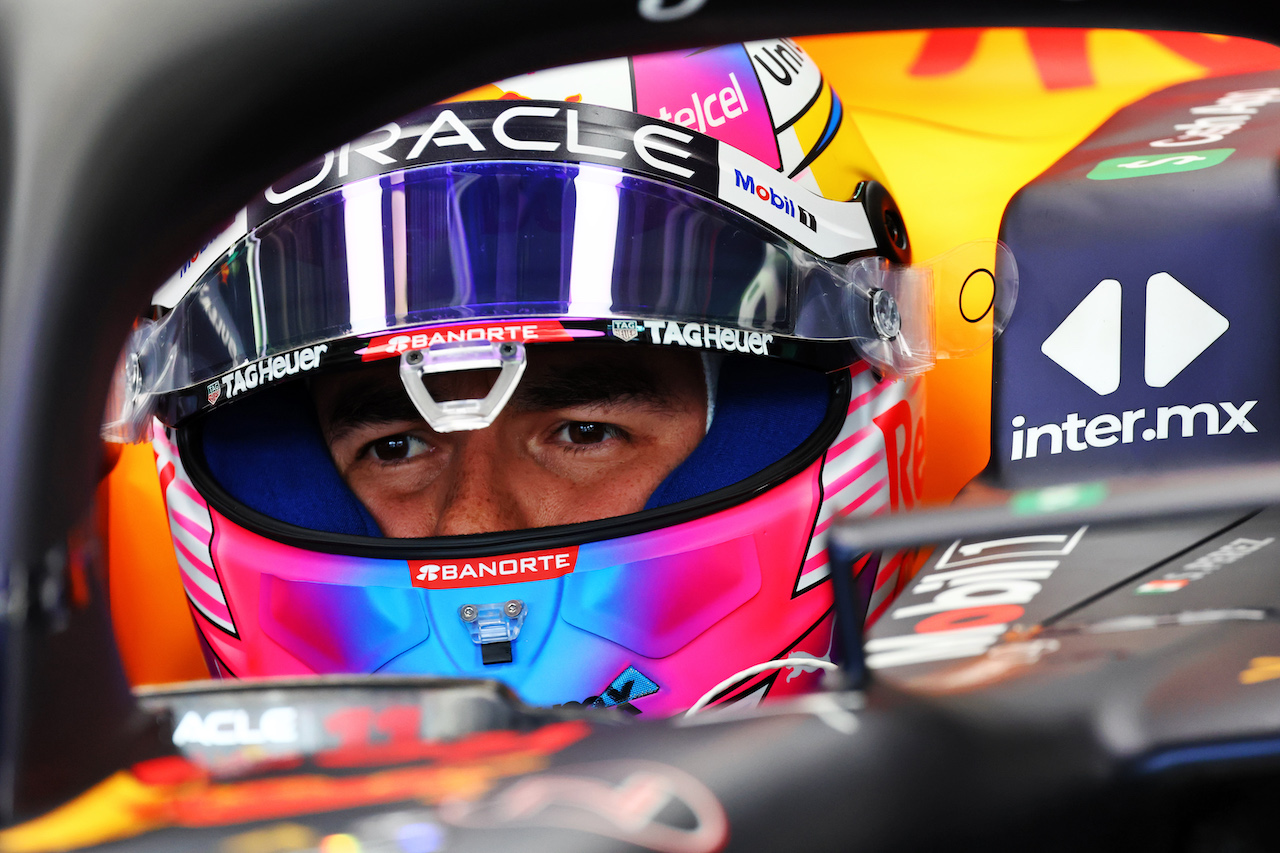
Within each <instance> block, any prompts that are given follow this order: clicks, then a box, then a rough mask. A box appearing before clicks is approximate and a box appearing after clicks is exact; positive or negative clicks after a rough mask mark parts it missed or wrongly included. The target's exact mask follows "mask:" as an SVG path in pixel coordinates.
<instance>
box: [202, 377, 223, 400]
mask: <svg viewBox="0 0 1280 853" xmlns="http://www.w3.org/2000/svg"><path fill="white" fill-rule="evenodd" d="M205 390H206V391H208V392H209V405H210V406H212V405H213V404H214V403H216V402H218V398H219V397H221V396H222V380H221V379H215V380H213V381H212V382H210V383H209V385H208V387H207V388H205Z"/></svg>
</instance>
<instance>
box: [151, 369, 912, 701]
mask: <svg viewBox="0 0 1280 853" xmlns="http://www.w3.org/2000/svg"><path fill="white" fill-rule="evenodd" d="M853 383H854V389H853V395H852V401H851V404H850V407H849V413H848V417H847V419H846V423H845V425H844V428H843V430H842V432H841V433H840V437H839V438H838V439H837V440H836V441H835V442H834V443H833V446H832V447H831V449H830V450H829V451H828V452H827V453H826V454H825V455H824V457H823V458H822V459H820V460H818V461H817V462H815V463H813V464H812V465H810V466H808V467H807V468H806V469H804V470H803V471H801V472H799V473H798V474H797V475H795V476H794V477H792V478H791V479H790V480H788V481H786V482H784V483H782V484H780V485H778V486H776V487H774V488H773V489H770V490H769V491H768V492H765V493H764V494H761V495H759V496H757V497H755V498H753V499H751V500H748V501H746V502H744V503H742V504H739V505H737V506H734V507H731V508H729V509H726V510H723V511H721V512H718V513H714V514H712V515H709V516H706V517H703V518H700V519H695V520H692V521H688V522H685V523H682V524H678V525H675V526H672V527H668V528H663V529H659V530H654V531H650V532H647V533H642V534H637V535H632V536H627V537H620V538H616V539H611V540H604V541H598V542H588V543H585V544H583V545H581V546H575V547H574V548H573V549H572V552H573V557H572V563H571V564H570V565H569V571H567V572H564V573H563V574H562V575H560V576H559V577H554V578H546V579H538V580H532V581H523V582H516V583H510V584H502V585H500V586H498V587H493V586H474V585H468V584H465V583H460V584H459V587H461V588H447V589H445V588H437V589H423V588H421V584H418V585H415V583H414V577H415V575H414V572H415V571H419V572H420V573H421V569H422V566H421V565H420V564H421V562H422V561H406V560H390V559H375V558H360V557H349V556H340V555H332V554H324V553H320V552H316V551H310V550H306V549H301V548H297V547H293V546H290V545H286V544H283V543H279V542H275V541H272V540H269V539H266V538H263V537H262V536H259V535H257V534H254V533H251V532H249V531H247V530H245V529H243V528H241V527H239V526H238V525H237V524H235V523H234V522H232V521H230V520H229V519H227V518H226V517H224V516H222V515H221V514H219V513H218V512H217V511H216V510H214V511H210V509H209V508H208V506H207V504H206V503H205V502H204V501H203V500H202V499H200V498H199V496H198V494H197V493H196V491H195V488H194V486H193V485H192V484H191V482H190V479H189V477H188V475H187V473H186V471H185V469H184V468H183V467H182V465H181V463H180V461H179V460H178V457H177V451H176V448H175V446H174V445H173V443H172V442H171V440H170V438H169V437H168V436H167V435H165V433H164V432H163V431H162V430H160V429H157V430H156V432H155V434H154V436H153V438H154V441H153V444H154V446H155V449H156V455H157V465H158V466H159V468H160V470H161V472H162V478H163V481H164V495H165V500H166V506H167V507H168V512H169V518H170V524H171V527H172V528H173V530H174V538H175V541H176V542H178V543H179V554H180V562H181V565H182V570H183V582H184V586H185V588H186V590H187V595H188V600H189V602H190V605H191V607H192V610H193V613H194V615H195V617H196V623H197V625H198V626H199V628H200V630H201V633H202V634H203V637H204V640H205V642H206V644H207V645H208V647H209V648H210V650H211V651H212V652H213V654H214V655H216V657H217V658H218V660H219V661H220V662H221V664H222V665H223V666H225V668H226V669H227V670H228V671H229V672H231V673H234V674H235V675H238V676H252V675H266V674H271V675H287V674H299V675H302V674H311V673H330V672H371V671H383V672H421V673H425V674H437V675H446V676H466V677H496V678H499V679H501V680H504V681H507V682H508V683H509V684H510V685H511V686H512V687H513V688H514V689H515V690H517V692H519V693H520V694H521V695H522V696H523V697H524V698H525V699H526V701H529V702H533V703H538V704H554V703H557V702H564V701H580V700H582V699H584V698H585V697H590V696H593V695H598V694H600V693H601V692H602V690H603V689H604V687H605V686H606V685H608V684H610V682H611V680H612V679H616V678H617V677H618V676H619V673H623V672H626V671H629V670H630V669H631V668H635V669H638V670H639V671H640V672H642V673H643V675H644V677H645V678H647V679H650V680H651V681H652V682H654V683H655V684H657V685H661V689H659V690H657V691H656V692H654V693H652V694H651V695H648V696H645V697H643V698H637V699H635V700H634V703H633V704H634V706H635V707H636V708H637V709H640V710H643V712H645V713H649V714H668V713H674V712H677V711H679V710H681V709H683V708H687V707H689V706H690V705H692V704H693V703H694V702H695V701H697V700H698V699H699V698H700V697H701V693H702V692H703V691H704V690H705V689H706V688H707V687H708V686H709V685H711V684H714V683H716V682H718V681H720V680H722V679H724V678H727V677H730V676H732V675H733V674H734V673H736V672H741V671H742V670H744V669H746V668H748V667H750V666H753V665H755V664H758V663H761V662H763V661H766V660H771V659H775V658H779V657H783V658H785V657H787V656H789V655H790V656H803V657H811V656H812V657H819V658H829V657H830V645H831V643H830V636H831V619H830V611H831V596H830V592H829V589H830V586H829V585H827V584H824V583H822V582H821V581H822V580H824V579H825V578H827V577H828V576H829V573H830V569H829V565H828V563H827V556H826V552H825V549H823V548H822V547H820V545H819V544H818V543H819V542H820V541H821V534H822V533H823V532H824V531H825V529H826V528H827V527H828V526H829V525H830V523H831V522H832V520H833V519H835V518H837V517H840V516H844V515H850V514H866V513H877V512H884V511H888V510H889V509H890V508H891V507H892V506H893V505H895V503H898V502H900V501H909V500H910V494H911V491H910V490H911V481H912V479H913V478H914V477H915V476H916V475H918V472H919V465H920V462H921V460H920V458H919V453H920V450H921V445H920V444H919V443H918V442H917V441H913V440H912V436H913V435H918V429H919V423H920V418H921V416H922V412H921V411H920V399H919V383H918V382H887V381H880V382H878V381H877V380H876V377H875V375H874V373H873V372H871V371H870V370H868V369H865V368H855V375H854V377H853ZM913 430H914V431H916V432H915V433H913ZM901 472H907V478H908V479H907V480H906V481H903V480H901V479H900V476H901ZM182 556H185V557H186V559H181V557H182ZM459 562H461V561H459ZM901 565H902V560H901V558H900V557H898V556H894V557H892V558H889V559H885V560H883V561H882V562H881V565H880V568H879V572H878V575H877V580H876V598H875V599H874V600H873V610H876V609H878V608H880V607H882V606H883V604H884V603H885V602H887V600H888V597H889V596H890V593H891V592H892V591H893V590H894V589H895V588H896V587H897V586H898V585H899V584H900V583H901V582H902V580H903V579H902V578H901ZM467 596H471V597H472V598H477V599H478V600H487V599H486V597H487V598H501V599H507V598H523V599H526V600H530V601H533V600H539V601H541V600H546V601H554V602H556V604H555V606H554V607H551V606H540V607H538V608H536V609H535V608H533V607H531V608H530V615H529V619H528V621H527V622H526V626H525V632H526V633H523V634H522V635H521V637H520V640H519V642H518V646H517V656H518V657H522V662H521V663H520V665H516V664H509V665H504V666H490V667H484V666H480V665H478V664H477V663H476V662H474V661H473V658H472V656H471V655H469V654H468V653H467V652H466V651H465V650H466V649H468V648H471V646H470V641H469V639H468V638H467V637H466V636H465V634H464V633H462V632H463V626H461V625H460V623H458V620H457V617H456V613H457V608H458V606H459V602H461V601H463V600H464V599H466V600H470V599H467V598H466V597H467ZM535 610H536V613H535ZM237 619H238V620H239V621H240V622H243V623H244V624H250V623H252V624H255V625H256V629H255V630H253V631H244V632H237V631H236V624H237ZM246 619H247V620H249V621H248V622H245V621H244V620H246ZM338 625H341V626H342V627H343V628H344V630H335V627H336V626H338ZM352 626H359V627H358V630H352ZM761 626H768V627H769V630H767V631H765V630H761ZM782 637H785V638H791V639H790V640H788V641H786V642H785V643H783V642H780V640H779V638H782ZM460 650H461V651H460ZM566 660H574V661H578V662H580V663H579V664H577V665H575V666H574V667H567V666H565V661H566ZM819 674H820V673H817V672H816V671H815V670H813V669H812V668H804V669H802V668H799V667H797V668H791V669H789V670H787V671H786V672H785V673H772V674H769V673H766V674H764V675H762V676H756V677H753V678H750V679H746V680H744V682H743V686H740V687H739V688H735V689H733V690H731V691H729V692H728V693H726V695H725V697H724V698H723V699H722V700H721V701H749V702H754V701H758V700H759V698H761V697H762V696H763V695H764V694H766V693H770V694H771V695H783V694H788V693H793V692H798V691H801V690H806V689H812V686H813V682H814V680H815V679H816V678H817V677H818V675H819Z"/></svg>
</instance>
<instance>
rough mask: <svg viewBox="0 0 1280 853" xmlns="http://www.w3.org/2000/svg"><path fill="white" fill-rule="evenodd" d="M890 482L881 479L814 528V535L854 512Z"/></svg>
mask: <svg viewBox="0 0 1280 853" xmlns="http://www.w3.org/2000/svg"><path fill="white" fill-rule="evenodd" d="M888 482H889V481H888V480H887V479H886V480H881V481H879V482H878V483H876V484H875V485H874V486H872V487H871V488H869V489H867V490H866V491H865V492H863V493H862V494H861V495H860V496H859V497H858V499H857V500H855V501H853V502H852V503H850V504H849V505H848V506H846V507H845V508H844V509H842V510H840V511H839V512H837V513H835V514H834V515H833V516H831V518H828V519H827V520H826V521H824V522H822V523H821V524H819V525H818V526H817V527H816V528H814V531H813V535H814V536H817V535H818V534H819V533H822V532H823V531H825V530H826V529H827V528H828V527H830V526H831V522H832V521H834V520H835V519H837V518H844V517H845V516H846V515H849V514H850V513H851V512H854V511H855V510H857V509H858V507H860V506H862V505H863V504H864V503H866V502H867V501H869V500H871V498H872V497H873V496H874V495H875V494H876V492H878V491H880V490H881V489H883V488H884V487H885V485H886V484H887V483H888Z"/></svg>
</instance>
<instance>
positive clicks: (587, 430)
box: [564, 422, 613, 444]
mask: <svg viewBox="0 0 1280 853" xmlns="http://www.w3.org/2000/svg"><path fill="white" fill-rule="evenodd" d="M611 435H613V429H612V428H611V427H610V426H609V425H608V424H597V423H589V422H586V423H584V422H575V423H571V424H566V425H565V428H564V437H565V440H566V441H568V442H569V443H570V444H599V443H600V442H602V441H604V440H605V439H606V438H609V437H610V436H611Z"/></svg>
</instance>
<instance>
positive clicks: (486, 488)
mask: <svg viewBox="0 0 1280 853" xmlns="http://www.w3.org/2000/svg"><path fill="white" fill-rule="evenodd" d="M455 435H456V438H455V444H454V447H453V452H452V453H451V454H450V458H449V465H448V468H447V469H446V470H445V471H444V472H443V475H444V476H445V477H447V480H446V482H447V488H445V489H444V490H443V492H442V497H441V501H442V504H441V505H440V506H439V507H438V508H437V513H436V529H435V534H434V535H436V536H462V535H466V534H470V533H494V532H498V531H503V530H520V529H522V528H525V527H529V526H531V525H530V521H529V519H527V518H526V517H525V513H524V511H523V510H522V507H521V502H520V500H519V492H518V489H517V486H518V484H517V482H516V478H517V473H516V469H515V466H514V465H513V464H511V463H512V461H513V460H509V459H506V458H505V457H504V455H503V453H502V450H501V447H500V443H499V442H498V441H497V440H496V438H497V436H496V429H495V427H487V428H485V429H480V430H475V431H474V432H467V433H455Z"/></svg>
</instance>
